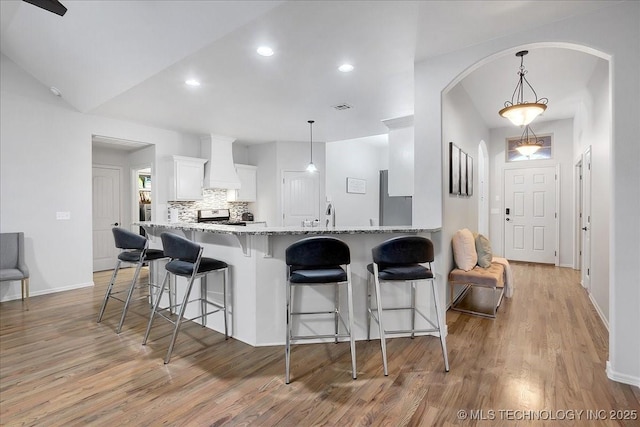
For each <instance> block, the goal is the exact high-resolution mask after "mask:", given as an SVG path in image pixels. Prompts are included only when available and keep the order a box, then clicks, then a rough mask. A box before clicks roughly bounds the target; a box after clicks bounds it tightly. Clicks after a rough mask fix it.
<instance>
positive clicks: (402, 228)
mask: <svg viewBox="0 0 640 427" xmlns="http://www.w3.org/2000/svg"><path fill="white" fill-rule="evenodd" d="M133 225H139V226H141V227H152V228H153V227H159V228H168V229H173V230H183V231H201V232H205V233H218V234H234V235H262V236H277V235H304V234H308V235H322V234H384V233H435V232H438V231H440V230H441V228H440V227H434V228H429V227H421V226H411V225H387V226H378V225H372V226H347V227H328V228H327V227H300V226H290V227H261V226H236V225H217V224H208V223H193V222H178V223H167V222H155V221H148V222H142V221H141V222H134V223H133Z"/></svg>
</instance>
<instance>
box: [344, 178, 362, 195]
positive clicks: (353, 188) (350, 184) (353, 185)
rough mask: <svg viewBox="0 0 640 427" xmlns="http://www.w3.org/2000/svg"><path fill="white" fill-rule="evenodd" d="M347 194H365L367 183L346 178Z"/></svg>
mask: <svg viewBox="0 0 640 427" xmlns="http://www.w3.org/2000/svg"><path fill="white" fill-rule="evenodd" d="M347 193H354V194H366V193H367V181H366V180H364V179H358V178H347Z"/></svg>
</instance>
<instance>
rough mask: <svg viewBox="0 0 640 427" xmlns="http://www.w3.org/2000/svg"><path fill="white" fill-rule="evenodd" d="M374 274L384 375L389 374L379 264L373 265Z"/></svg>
mask: <svg viewBox="0 0 640 427" xmlns="http://www.w3.org/2000/svg"><path fill="white" fill-rule="evenodd" d="M373 269H374V275H373V280H374V283H375V286H376V311H377V312H378V329H379V330H380V347H381V348H382V367H383V368H384V375H385V376H387V375H389V371H388V370H387V342H386V338H385V336H384V326H383V325H382V305H381V303H380V280H379V279H378V266H377V265H376V264H374V265H373Z"/></svg>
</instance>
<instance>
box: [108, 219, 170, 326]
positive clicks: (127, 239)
mask: <svg viewBox="0 0 640 427" xmlns="http://www.w3.org/2000/svg"><path fill="white" fill-rule="evenodd" d="M111 231H112V232H113V239H114V240H115V244H116V247H117V248H118V249H121V252H120V253H119V254H118V261H117V262H116V267H115V269H114V270H113V274H112V275H111V281H110V282H109V286H108V287H107V292H106V293H105V295H104V300H103V301H102V307H101V308H100V314H98V320H97V322H98V323H100V322H101V321H102V316H103V315H104V311H105V309H106V308H107V302H109V299H111V298H113V299H115V300H118V301H120V302H123V303H124V307H123V308H122V314H121V316H120V323H118V327H117V329H116V333H118V334H119V333H120V331H121V330H122V325H123V324H124V319H125V317H126V316H127V311H128V310H129V303H130V302H131V298H132V296H133V292H134V290H136V289H140V288H142V287H143V286H148V288H149V294H148V295H144V296H142V297H140V299H142V298H149V304H151V305H153V292H152V289H158V288H159V286H157V285H155V284H153V283H152V282H151V274H149V282H148V284H147V285H138V284H137V282H138V276H139V275H140V269H141V268H142V267H143V266H145V265H151V264H152V263H153V262H154V261H159V260H162V259H165V258H166V256H165V254H164V253H163V252H162V250H159V249H148V246H149V241H148V240H147V239H146V237H144V236H141V235H139V234H135V233H132V232H130V231H127V230H124V229H122V228H118V227H114V228H112V229H111ZM123 263H125V264H133V265H135V266H136V271H135V273H134V274H133V279H132V280H131V284H130V285H129V287H128V288H127V289H122V290H118V291H114V287H115V283H116V277H117V276H118V271H119V270H120V267H121V265H122V264H123ZM124 292H126V293H127V295H126V297H124V299H122V298H120V296H119V294H121V293H124Z"/></svg>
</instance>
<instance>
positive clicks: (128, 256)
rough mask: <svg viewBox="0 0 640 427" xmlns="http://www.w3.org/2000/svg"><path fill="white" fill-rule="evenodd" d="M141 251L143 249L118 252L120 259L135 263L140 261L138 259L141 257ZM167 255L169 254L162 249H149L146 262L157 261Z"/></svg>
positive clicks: (145, 257) (146, 253) (145, 258)
mask: <svg viewBox="0 0 640 427" xmlns="http://www.w3.org/2000/svg"><path fill="white" fill-rule="evenodd" d="M141 252H142V251H140V250H133V251H125V252H120V253H119V254H118V259H119V260H120V261H124V262H134V263H135V262H138V260H139V259H140V255H141ZM166 257H167V256H166V255H165V254H164V252H163V251H162V250H161V249H147V251H146V252H145V254H144V262H149V261H155V260H158V259H162V258H166Z"/></svg>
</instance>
